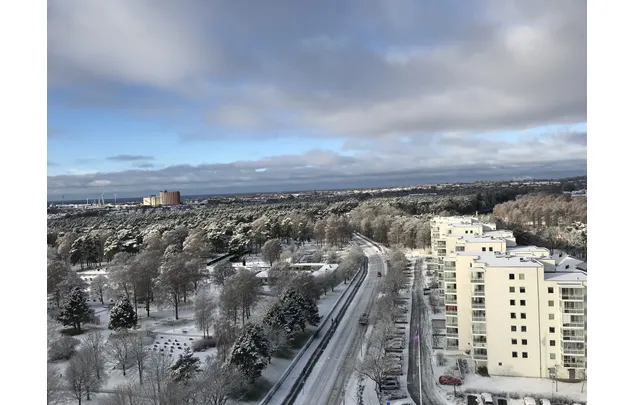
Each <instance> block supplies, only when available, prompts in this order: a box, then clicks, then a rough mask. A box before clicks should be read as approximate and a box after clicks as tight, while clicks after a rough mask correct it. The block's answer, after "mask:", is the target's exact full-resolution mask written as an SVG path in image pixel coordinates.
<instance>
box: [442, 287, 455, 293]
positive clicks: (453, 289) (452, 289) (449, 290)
mask: <svg viewBox="0 0 635 405" xmlns="http://www.w3.org/2000/svg"><path fill="white" fill-rule="evenodd" d="M445 292H446V293H449V294H456V287H446V289H445Z"/></svg>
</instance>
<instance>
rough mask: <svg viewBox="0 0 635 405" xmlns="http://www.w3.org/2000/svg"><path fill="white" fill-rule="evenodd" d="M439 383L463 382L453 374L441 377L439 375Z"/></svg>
mask: <svg viewBox="0 0 635 405" xmlns="http://www.w3.org/2000/svg"><path fill="white" fill-rule="evenodd" d="M439 384H442V385H461V384H463V382H462V381H461V379H459V378H456V377H452V376H449V375H442V376H441V377H439Z"/></svg>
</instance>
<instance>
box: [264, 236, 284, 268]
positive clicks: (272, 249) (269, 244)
mask: <svg viewBox="0 0 635 405" xmlns="http://www.w3.org/2000/svg"><path fill="white" fill-rule="evenodd" d="M281 253H282V243H281V242H280V239H269V240H268V241H266V242H265V244H264V245H263V246H262V258H263V259H265V261H267V262H269V265H271V266H273V262H275V261H276V260H278V259H280V254H281Z"/></svg>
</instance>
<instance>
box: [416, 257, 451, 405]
mask: <svg viewBox="0 0 635 405" xmlns="http://www.w3.org/2000/svg"><path fill="white" fill-rule="evenodd" d="M424 266H425V264H424V263H423V259H420V260H418V261H417V264H416V267H415V272H414V275H415V282H414V288H413V289H412V313H411V319H410V333H411V335H412V336H411V337H410V339H409V341H410V343H409V350H408V364H409V367H408V392H409V393H410V396H411V397H412V399H413V400H414V401H415V403H416V404H419V405H446V404H447V402H446V401H445V400H443V399H442V398H441V397H440V396H439V394H438V393H437V391H436V389H435V387H434V385H435V381H434V373H433V369H432V354H431V350H430V345H431V341H430V340H431V330H430V324H429V322H427V318H428V307H427V305H426V302H425V300H424V297H423V272H424V271H425V267H424ZM417 328H418V329H419V331H420V332H419V333H420V336H421V339H420V344H419V345H415V344H414V342H413V340H414V339H413V338H414V334H415V331H416V330H417ZM419 350H421V351H420V355H421V369H422V370H421V371H422V375H421V398H420V397H419V367H418V365H419V363H418V361H419V358H418V355H419Z"/></svg>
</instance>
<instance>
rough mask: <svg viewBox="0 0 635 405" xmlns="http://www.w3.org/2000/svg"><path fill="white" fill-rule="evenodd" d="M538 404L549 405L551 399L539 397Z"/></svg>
mask: <svg viewBox="0 0 635 405" xmlns="http://www.w3.org/2000/svg"><path fill="white" fill-rule="evenodd" d="M540 405H551V401H549V400H548V399H541V400H540Z"/></svg>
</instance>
